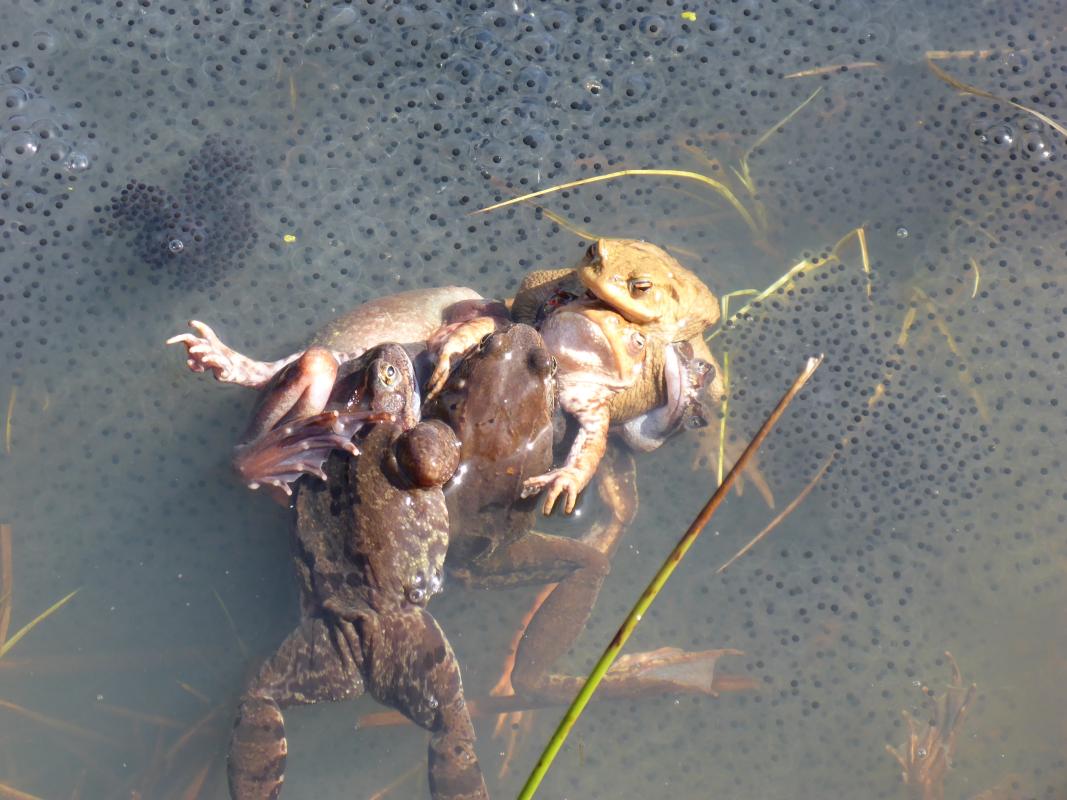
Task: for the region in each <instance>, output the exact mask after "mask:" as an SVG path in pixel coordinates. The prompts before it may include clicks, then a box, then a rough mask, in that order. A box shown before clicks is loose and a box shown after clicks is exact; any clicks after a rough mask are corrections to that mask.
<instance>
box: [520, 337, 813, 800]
mask: <svg viewBox="0 0 1067 800" xmlns="http://www.w3.org/2000/svg"><path fill="white" fill-rule="evenodd" d="M822 360H823V357H822V356H821V355H820V356H817V357H814V358H809V359H808V362H807V364H805V366H804V369H803V371H801V373H800V375H798V376H797V378H796V380H794V381H793V384H792V385H791V386H790V387H789V389H788V390H787V391H786V393H785V394H784V395H783V396H782V399H781V400H779V401H778V405H776V406H775V407H774V410H773V411H772V412H771V413H770V415H769V416H768V417H767V419H766V421H765V422H764V423H763V425H761V426H760V429H759V430H758V431H757V432H756V435H755V436H754V437H753V439H752V441H751V442H749V443H748V447H746V448H745V451H744V452H743V453H742V454H741V457H740V458H738V459H737V461H736V462H735V463H734V466H733V468H732V469H731V470H730V472H729V473H728V474H727V475H726V478H725V479H724V480H723V482H722V483H721V484H719V488H718V489H716V490H715V493H714V494H712V496H711V499H710V500H708V502H707V504H706V505H705V506H704V508H703V509H701V511H700V513H699V514H697V516H696V519H694V520H693V523H692V524H691V525H690V526H689V529H688V530H687V531H686V532H685V535H684V536H682V538H681V539H680V540H679V542H678V544H677V545H675V547H674V550H672V551H671V553H670V555H669V556H667V560H666V561H664V562H663V565H662V566H661V567H660V568H659V571H657V572H656V575H655V577H653V578H652V581H651V582H650V583H649V584H648V586H647V587H646V588H645V591H644V592H642V593H641V597H640V598H638V600H637V603H635V604H634V607H633V608H632V609H631V610H630V613H629V614H628V615H627V617H626V619H625V620H624V621H623V623H622V625H621V626H620V627H619V630H618V631H617V632H616V633H615V636H614V637H612V640H611V643H610V644H609V645H608V646H607V648H606V649H605V650H604V653H603V655H601V656H600V660H599V661H597V663H596V666H595V667H593V670H592V672H590V673H589V677H588V679H587V680H586V682H585V685H584V686H583V687H582V689H581V691H579V692H578V696H577V697H575V698H574V702H572V703H571V706H570V708H568V709H567V713H566V714H564V715H563V719H562V720H560V723H559V726H558V727H557V728H556V732H555V733H554V734H553V735H552V738H551V739H550V740H549V742H548V745H547V746H546V747H545V750H544V752H543V753H542V754H541V757H540V758H539V759H538V760H537V764H536V765H535V766H534V769H533V772H531V773H530V777H529V778H528V779H527V780H526V784H525V785H524V786H523V787H522V791H521V792H520V793H519V800H530V798H532V797H533V796H534V793H535V792H536V791H537V787H538V786H540V784H541V780H542V779H543V778H544V776H545V774H546V773H547V772H548V769H549V767H550V766H551V765H552V761H553V760H554V759H555V757H556V754H557V753H558V752H559V750H560V748H561V747H563V743H564V742H565V741H566V739H567V736H568V735H569V734H570V732H571V729H572V728H573V727H574V724H575V722H577V721H578V717H579V716H580V715H581V713H582V711H583V710H584V709H585V707H586V705H587V704H588V703H589V700H590V699H591V698H592V696H593V693H594V692H595V691H596V688H597V686H599V685H600V681H601V680H602V679H603V677H604V675H605V674H606V673H607V671H608V669H609V668H610V667H611V665H612V663H613V662H614V661H615V658H616V657H617V656H618V655H619V652H620V651H621V650H622V648H623V646H624V645H625V644H626V642H627V640H628V639H629V638H630V634H632V633H633V631H634V629H635V628H636V627H637V624H638V623H639V622H640V621H641V618H642V617H643V616H644V615H645V612H646V611H647V610H648V608H649V606H651V605H652V601H653V600H655V599H656V595H658V594H659V592H660V590H661V589H662V588H663V586H664V585H665V584H666V583H667V579H668V578H670V576H671V574H672V573H673V572H674V569H675V567H677V566H678V564H679V563H680V562H681V560H682V559H683V558H684V557H685V554H686V553H687V552H688V551H689V548H690V547H691V546H692V545H693V542H695V541H696V539H697V537H698V536H699V535H700V533H701V531H703V530H704V526H705V525H707V524H708V522H709V521H710V520H711V518H712V516H713V515H714V514H715V512H716V511H717V510H718V508H719V506H720V505H722V501H723V500H724V499H725V498H726V496H727V494H729V492H730V489H731V488H732V487H733V484H734V482H735V481H736V480H737V478H738V476H739V475H740V474H741V472H742V470H744V469H745V467H746V466H747V465H748V462H749V461H750V460H751V459H752V457H753V456H754V455H755V454H756V451H757V450H759V448H760V446H761V445H762V444H763V441H764V440H765V439H766V438H767V435H768V434H769V433H770V432H771V429H772V428H773V427H774V426H775V424H776V423H777V422H778V420H779V419H780V418H781V416H782V414H784V413H785V410H786V408H788V406H789V404H790V403H791V402H792V401H793V398H794V397H796V395H797V393H798V392H799V391H800V390H801V388H802V387H803V386H804V384H805V383H807V382H808V379H810V378H811V376H812V375H813V374H814V373H815V370H816V369H818V367H819V365H820V364H821V363H822Z"/></svg>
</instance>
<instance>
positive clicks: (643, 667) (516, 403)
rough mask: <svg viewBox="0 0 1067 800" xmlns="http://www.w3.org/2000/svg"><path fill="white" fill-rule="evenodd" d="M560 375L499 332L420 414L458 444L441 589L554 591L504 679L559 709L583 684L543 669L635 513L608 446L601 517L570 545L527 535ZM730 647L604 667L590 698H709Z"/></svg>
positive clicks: (570, 631)
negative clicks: (531, 482) (533, 478)
mask: <svg viewBox="0 0 1067 800" xmlns="http://www.w3.org/2000/svg"><path fill="white" fill-rule="evenodd" d="M559 369H561V367H560V366H558V365H557V364H556V360H555V358H554V357H553V356H552V353H551V352H550V350H549V348H548V347H547V346H546V344H545V340H544V338H543V337H542V335H541V334H540V333H539V332H538V331H537V330H535V329H534V328H533V327H531V326H528V325H524V324H514V325H511V326H507V327H505V328H501V329H498V330H496V331H494V332H492V333H490V334H488V335H487V336H486V337H484V338H483V339H482V341H481V342H480V343H479V345H478V346H477V347H476V348H475V349H474V350H473V351H471V352H469V353H468V354H467V355H466V356H465V357H464V358H463V359H462V360H461V362H460V363H459V364H458V366H457V368H456V370H455V371H453V373H452V374H451V375H450V377H449V379H448V381H447V382H446V384H445V387H444V389H443V390H442V391H441V392H440V393H439V394H438V395H437V396H436V397H435V398H432V399H430V400H428V401H427V403H426V405H425V406H424V408H423V418H424V419H427V418H430V419H440V420H443V421H445V422H447V423H448V424H449V425H450V426H451V427H452V428H453V429H454V430H455V432H456V435H457V437H458V438H459V440H460V442H461V448H460V460H459V467H458V468H457V470H456V474H455V476H454V477H453V479H452V480H451V481H450V482H449V483H448V484H446V486H445V499H446V503H447V505H448V511H449V528H450V536H449V549H448V555H447V559H446V562H445V565H446V571H447V574H448V576H449V580H450V582H452V583H455V584H459V585H460V586H465V587H467V588H472V589H494V588H512V587H518V586H529V585H540V584H550V583H555V584H557V585H556V587H555V588H554V589H553V590H552V592H551V594H549V595H548V597H547V598H546V599H545V601H544V602H543V603H542V604H541V606H540V607H539V608H538V610H537V611H536V613H535V614H534V616H533V618H532V620H531V621H530V623H529V626H528V627H527V630H526V634H525V636H524V637H523V639H522V640H521V643H520V645H519V648H518V651H517V652H516V657H515V665H514V668H513V669H512V672H511V683H512V686H513V687H514V689H515V691H516V693H517V694H521V695H522V696H524V697H526V698H529V699H530V700H531V701H540V702H552V703H557V702H569V701H570V699H571V698H572V697H573V693H574V691H575V690H576V689H577V688H579V687H580V686H581V685H582V683H583V680H584V679H583V678H580V677H577V676H569V675H564V674H562V673H557V672H554V671H552V667H553V666H554V664H555V662H556V661H557V660H558V659H559V658H560V657H561V656H562V655H563V654H564V653H566V652H567V650H568V649H569V648H570V647H571V645H572V644H573V643H574V641H575V640H576V639H577V637H578V636H579V635H580V634H581V632H582V630H584V628H585V624H586V622H587V620H588V618H589V615H590V613H591V612H592V609H593V607H594V605H595V603H596V598H597V595H598V594H599V591H600V588H601V586H602V584H603V582H604V579H605V578H606V576H607V575H608V573H609V571H610V563H611V555H612V553H613V552H614V550H615V548H616V547H617V545H618V541H619V539H620V537H621V535H622V533H623V532H624V531H625V530H626V528H627V527H628V525H629V523H630V522H631V521H632V520H633V517H634V515H635V514H636V512H637V491H636V484H635V482H634V479H633V462H632V459H631V458H630V456H629V453H628V452H627V451H625V450H621V449H615V450H613V452H612V453H610V454H609V455H608V457H607V458H606V464H607V465H608V467H609V469H608V470H606V472H605V474H603V475H601V477H600V480H599V481H598V489H599V490H600V493H601V496H602V498H603V499H604V500H605V501H606V505H607V507H608V514H607V515H606V518H603V517H602V518H601V519H598V520H597V521H596V523H595V524H594V525H592V526H591V527H590V529H589V530H588V531H587V532H586V533H585V534H584V535H583V536H582V537H581V538H570V537H566V536H554V535H549V534H544V533H540V532H538V531H536V530H534V525H535V521H536V520H537V519H538V518H539V515H538V513H537V512H538V508H537V498H536V497H533V496H531V495H530V494H529V493H527V492H525V491H524V486H525V483H526V480H527V478H528V477H529V476H530V475H532V474H539V473H542V472H544V471H545V470H546V469H548V468H549V467H550V466H551V463H552V460H553V449H554V444H555V441H556V439H557V438H558V437H557V433H558V432H559V430H560V422H561V420H560V417H559V415H558V414H556V413H555V412H556V409H557V398H556V396H557V386H558V382H557V380H556V374H557V372H558V370H559ZM735 652H736V651H732V650H715V651H704V652H700V653H688V652H685V651H682V650H678V649H675V648H666V649H662V648H661V649H660V650H657V651H652V652H650V653H647V654H636V655H635V656H634V657H633V658H632V659H630V660H628V661H626V662H624V663H623V665H622V666H621V667H619V668H618V669H613V670H611V671H609V672H608V675H607V676H606V678H605V682H604V683H603V684H602V688H601V689H600V690H598V691H605V692H606V693H607V694H608V695H609V696H637V695H642V694H645V693H649V692H652V693H663V692H703V693H713V691H712V682H713V679H714V669H715V662H716V660H717V659H718V658H719V657H720V656H722V655H725V654H732V653H735Z"/></svg>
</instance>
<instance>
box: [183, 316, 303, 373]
mask: <svg viewBox="0 0 1067 800" xmlns="http://www.w3.org/2000/svg"><path fill="white" fill-rule="evenodd" d="M189 327H190V328H192V329H193V330H194V331H196V333H197V334H198V335H196V336H194V335H193V334H191V333H180V334H178V335H177V336H171V337H170V338H169V339H167V344H183V345H185V350H186V355H187V358H186V361H185V363H186V364H187V365H188V366H189V369H191V370H192V371H193V372H206V371H207V370H211V371H212V372H213V373H214V374H215V379H216V380H217V381H219V382H220V383H235V384H237V385H238V386H247V387H248V388H250V389H262V388H263V387H264V386H266V385H267V383H269V382H270V379H271V378H273V377H274V376H275V375H276V374H277V373H278V371H279V370H281V369H282V368H283V367H284V366H286V365H287V364H291V363H292V362H293V361H295V360H296V359H298V358H299V357H300V355H301V353H294V354H293V355H291V356H286V357H285V358H283V359H280V360H278V361H256V360H254V359H251V358H249V357H248V356H246V355H243V354H242V353H238V352H237V351H236V350H234V349H233V348H231V347H229V346H227V345H225V344H223V343H222V340H221V339H219V337H218V336H216V335H215V331H213V330H212V329H211V328H210V327H209V326H207V325H205V324H204V323H203V322H200V321H198V320H195V319H194V320H190V322H189Z"/></svg>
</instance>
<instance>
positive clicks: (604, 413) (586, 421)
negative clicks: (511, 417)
mask: <svg viewBox="0 0 1067 800" xmlns="http://www.w3.org/2000/svg"><path fill="white" fill-rule="evenodd" d="M560 383H561V386H560V390H559V403H560V406H561V407H562V408H563V410H564V411H566V412H568V413H569V414H571V415H572V416H573V417H574V418H575V419H576V420H577V422H578V433H577V434H576V435H575V437H574V442H573V443H572V444H571V449H570V452H569V453H567V459H566V461H564V462H563V465H562V466H560V467H558V468H556V469H554V470H551V471H549V472H546V473H545V474H544V475H536V476H534V477H532V478H527V479H526V482H525V483H524V484H523V487H522V496H523V497H529V496H530V495H533V494H537V493H538V492H540V491H544V493H545V503H544V511H545V514H551V513H552V509H553V507H554V506H555V505H556V500H557V499H559V498H560V497H562V498H563V510H564V512H565V513H567V514H570V513H571V512H572V511H574V506H575V503H577V501H578V494H579V493H580V492H581V491H582V490H583V489H584V488H585V487H586V486H587V485H588V484H589V481H591V480H592V479H593V475H595V474H596V468H597V465H598V464H599V463H600V459H601V458H603V457H604V451H605V450H606V449H607V446H608V428H609V427H610V425H611V413H610V411H609V408H608V402H607V397H606V394H607V392H605V391H602V390H601V388H600V387H595V388H592V389H591V388H590V387H589V386H587V385H585V384H579V385H577V386H567V385H563V381H562V380H561V381H560Z"/></svg>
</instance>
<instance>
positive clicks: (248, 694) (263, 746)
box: [227, 618, 364, 800]
mask: <svg viewBox="0 0 1067 800" xmlns="http://www.w3.org/2000/svg"><path fill="white" fill-rule="evenodd" d="M361 662H362V654H361V653H360V651H359V649H358V648H355V649H353V648H352V647H351V645H350V643H349V641H348V639H347V637H344V636H341V635H339V634H338V632H337V631H336V630H334V629H333V628H331V626H330V625H329V624H328V623H327V622H326V621H325V620H323V619H322V618H311V619H308V620H306V621H305V622H303V623H302V624H301V625H300V626H299V627H298V628H297V629H296V630H295V631H293V632H292V633H291V634H290V635H289V636H288V638H286V640H285V641H284V642H283V643H282V645H281V647H279V648H278V650H277V652H276V653H275V654H274V655H273V656H272V657H271V658H270V659H269V660H268V661H267V662H266V663H265V664H264V665H263V667H262V668H261V669H260V670H259V673H258V674H257V675H256V677H255V678H254V679H253V681H252V683H251V685H249V687H248V689H247V690H246V691H245V693H244V695H243V696H242V698H241V703H240V705H239V706H238V709H237V718H236V721H235V722H234V728H233V733H232V735H231V737H230V753H229V761H228V766H227V774H228V777H229V784H230V796H231V797H232V798H234V800H261V798H262V800H267V798H276V797H278V795H279V794H280V793H281V790H282V782H283V781H284V780H285V760H286V755H287V753H288V744H287V742H286V739H285V721H284V718H283V717H282V709H283V708H286V707H288V706H292V705H303V704H307V703H316V702H319V701H323V700H333V701H336V700H347V699H351V698H356V697H359V696H360V695H361V694H363V691H364V685H363V677H362V675H361V673H360V667H361Z"/></svg>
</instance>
